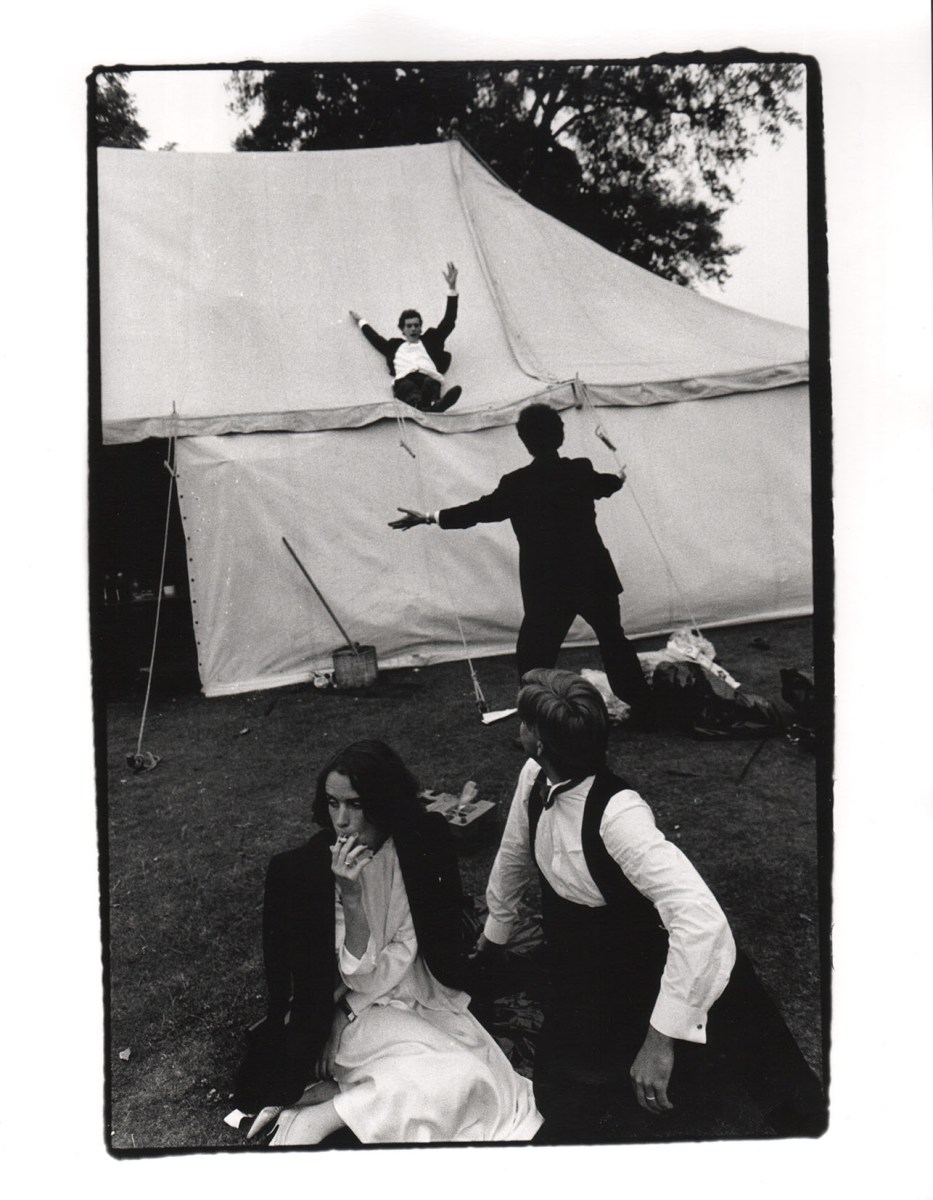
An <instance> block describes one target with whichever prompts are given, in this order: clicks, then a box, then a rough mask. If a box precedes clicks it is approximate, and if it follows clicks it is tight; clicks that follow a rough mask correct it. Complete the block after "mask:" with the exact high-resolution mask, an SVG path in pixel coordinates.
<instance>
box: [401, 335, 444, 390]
mask: <svg viewBox="0 0 933 1200" xmlns="http://www.w3.org/2000/svg"><path fill="white" fill-rule="evenodd" d="M413 371H420V372H421V373H422V375H427V376H428V378H429V379H436V380H437V382H438V383H442V382H443V380H444V376H443V375H442V374H441V373H440V371H438V369H437V367H436V366H435V365H434V359H433V358H432V357H431V355H430V354H428V352H427V350H425V348H424V342H422V341H421V339H420V338H419V339H418V341H417V342H408V341H405V342H402V344H401V346H399V348H398V349H397V350H396V351H395V378H396V379H404V377H405V376H406V375H411V373H412V372H413Z"/></svg>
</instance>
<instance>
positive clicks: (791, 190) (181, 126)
mask: <svg viewBox="0 0 933 1200" xmlns="http://www.w3.org/2000/svg"><path fill="white" fill-rule="evenodd" d="M229 77H230V72H229V71H203V70H194V71H178V70H175V71H135V72H133V73H132V74H131V76H130V78H129V79H128V80H127V88H128V90H129V91H130V93H131V94H132V95H133V96H135V98H136V102H137V106H138V109H139V121H140V124H142V125H143V126H144V128H146V129H147V130H148V131H149V139H148V141H147V143H146V148H147V149H149V150H158V149H159V147H160V146H163V145H165V144H166V143H167V142H177V143H178V146H177V149H178V150H179V151H226V150H230V149H231V146H232V143H233V139H234V138H235V137H236V135H237V133H238V132H239V131H240V129H241V128H243V122H242V120H241V119H240V118H239V117H236V116H234V115H233V114H232V113H230V112H229V111H228V108H227V105H228V103H229V101H230V95H229V93H228V92H227V91H226V90H225V88H224V83H225V81H226V80H227V79H229ZM737 190H738V197H739V199H738V202H737V203H736V205H735V206H734V207H733V208H731V209H730V210H729V211H728V212H727V213H726V215H725V217H724V218H723V224H722V228H723V235H724V237H725V240H726V242H727V243H728V244H730V245H739V246H741V247H742V251H741V252H740V253H739V254H737V255H735V257H734V258H733V259H732V263H731V270H732V278H731V279H730V280H729V281H728V282H727V283H726V285H725V287H723V288H720V287H719V286H718V285H717V284H705V285H701V287H700V288H699V290H700V291H702V292H703V293H704V295H707V296H711V297H713V299H715V300H721V301H723V302H724V303H726V304H731V305H733V306H734V307H735V308H743V309H746V310H748V311H749V312H754V313H757V314H758V315H760V316H763V317H772V318H773V319H774V320H777V321H787V322H789V323H790V324H792V325H802V326H807V325H809V316H808V281H807V146H806V135H805V133H804V132H803V130H799V129H792V130H789V131H788V134H787V136H786V138H785V141H784V143H783V145H782V146H780V147H778V148H774V147H772V146H771V145H770V143H767V142H764V141H763V142H762V143H760V150H759V153H758V154H757V156H756V157H755V158H753V159H751V160H750V161H749V162H748V163H746V164H745V166H744V168H743V171H742V183H741V185H740V187H739V188H738V189H737Z"/></svg>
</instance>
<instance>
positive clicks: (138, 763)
mask: <svg viewBox="0 0 933 1200" xmlns="http://www.w3.org/2000/svg"><path fill="white" fill-rule="evenodd" d="M177 417H178V413H177V412H176V410H175V404H174V402H173V403H172V421H173V426H174V423H175V421H176V420H177ZM175 437H176V435H175V433H174V432H173V433H172V434H171V436H170V437H169V440H168V456H167V458H166V460H165V461H164V463H163V466H164V467H165V469H166V471H168V496H167V498H166V503H165V531H164V533H163V536H162V564H161V566H160V568H159V586H158V588H157V589H156V611H155V627H154V629H153V631H152V653H151V654H150V656H149V672H148V677H147V679H146V696H145V699H144V700H143V711H142V717H141V718H140V722H139V736H138V737H137V739H136V752H135V754H128V755H127V756H126V765H127V766H128V767H132V769H133V771H134V772H136V773H137V774H138V773H139V772H140V771H151V770H153V768H154V767H156V766H158V763H159V756H158V755H156V754H152V753H151V751H148V750H147V751H145V752H144V751H143V733H144V731H145V728H146V716H147V714H148V711H149V696H150V693H151V691H152V676H153V672H154V670H155V656H156V645H157V643H158V639H159V619H160V617H161V614H162V595H163V591H162V589H163V588H164V586H165V563H166V559H167V557H168V531H169V524H170V521H171V516H172V491H173V489H174V487H175V481H176V479H177V477H178V475H177V472H176V469H175Z"/></svg>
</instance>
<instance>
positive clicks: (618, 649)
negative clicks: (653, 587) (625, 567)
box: [515, 591, 651, 716]
mask: <svg viewBox="0 0 933 1200" xmlns="http://www.w3.org/2000/svg"><path fill="white" fill-rule="evenodd" d="M574 617H582V618H583V620H584V621H586V623H587V624H588V625H589V626H590V627H591V628H592V630H593V632H594V633H595V634H596V639H597V641H598V642H599V652H600V654H601V655H602V660H603V666H604V668H605V670H606V678H607V679H608V681H609V686H610V687H611V688H612V690H613V692H614V693H615V694H616V695H617V696H618V697H619V699H620V700H624V701H625V702H626V704H630V705H631V707H632V713H633V716H643V715H646V714H647V712H648V710H649V708H650V705H651V690H650V688H649V687H648V684H647V683H646V681H645V677H644V675H643V673H642V669H641V664H640V663H639V661H638V655H637V653H636V652H635V648H634V646H633V645H632V643H631V642H630V641H629V640H628V638H627V637H626V636H625V630H624V629H623V628H622V623H621V618H620V615H619V597H618V596H617V595H615V594H613V593H612V592H608V591H607V592H605V593H603V594H602V595H594V596H589V597H574V598H570V599H558V600H553V601H551V602H550V603H542V602H540V601H537V600H535V601H532V602H531V603H528V602H526V604H525V618H524V620H523V621H522V625H521V628H520V629H519V631H518V644H517V645H516V647H515V654H516V657H517V659H518V673H519V675H524V673H525V672H526V671H530V670H531V669H532V668H533V667H553V666H554V664H555V663H556V662H557V655H558V654H559V652H560V648H561V643H562V642H563V640H564V638H565V637H566V636H567V631H568V630H569V629H570V626H571V625H572V624H573V620H574Z"/></svg>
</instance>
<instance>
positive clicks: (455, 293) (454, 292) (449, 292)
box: [447, 288, 460, 296]
mask: <svg viewBox="0 0 933 1200" xmlns="http://www.w3.org/2000/svg"><path fill="white" fill-rule="evenodd" d="M447 295H448V296H459V295H460V293H459V292H458V291H457V289H456V288H448V289H447Z"/></svg>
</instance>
